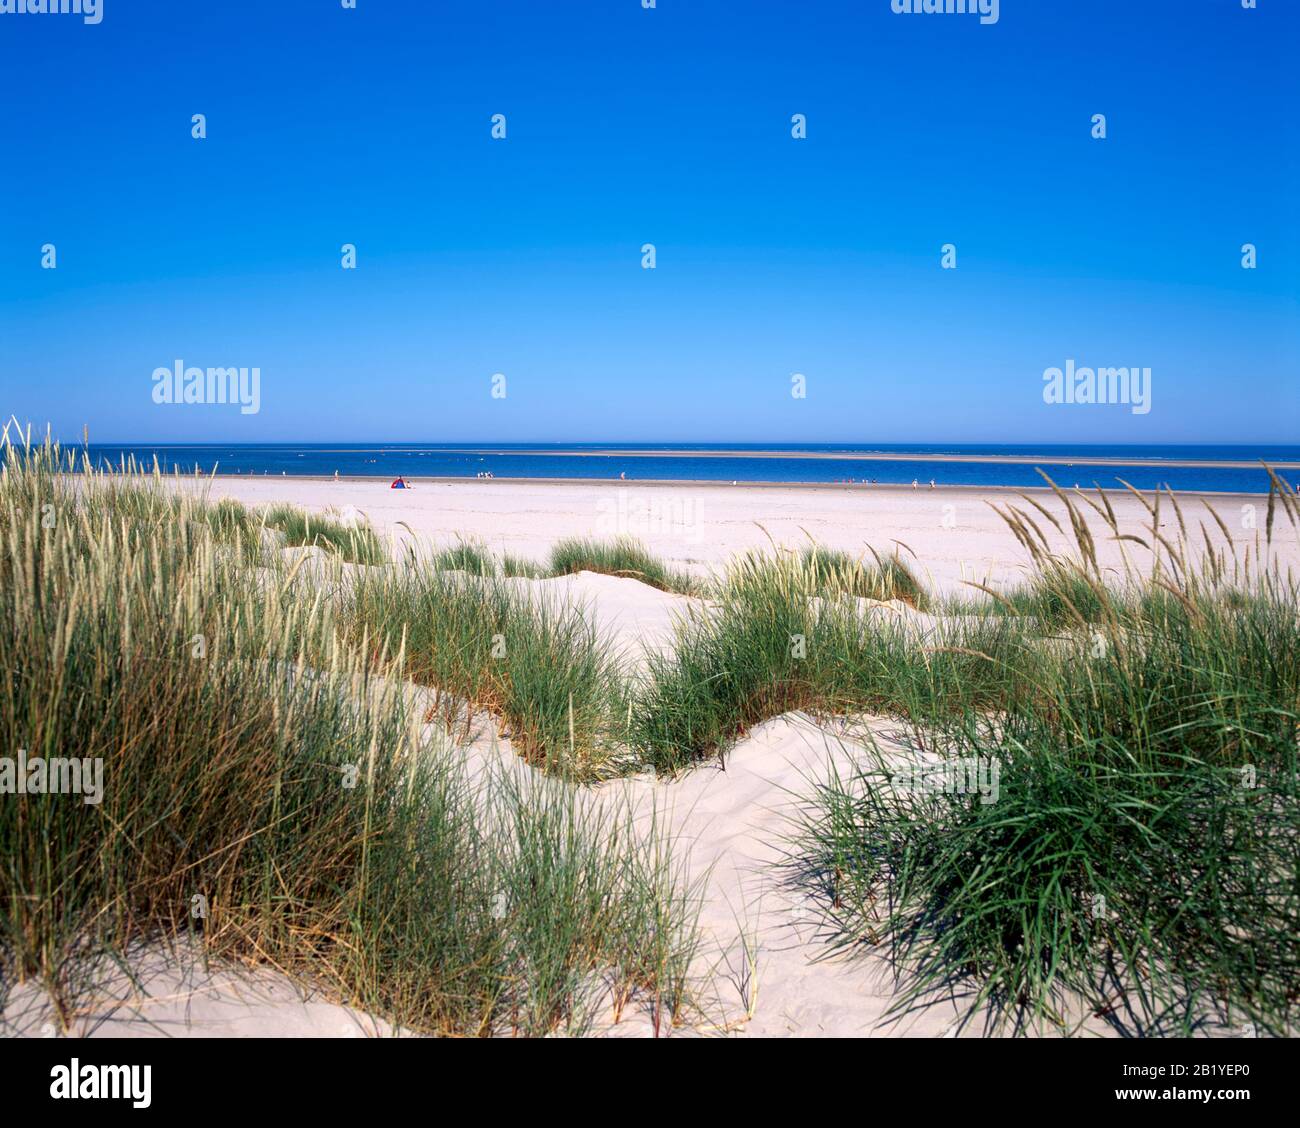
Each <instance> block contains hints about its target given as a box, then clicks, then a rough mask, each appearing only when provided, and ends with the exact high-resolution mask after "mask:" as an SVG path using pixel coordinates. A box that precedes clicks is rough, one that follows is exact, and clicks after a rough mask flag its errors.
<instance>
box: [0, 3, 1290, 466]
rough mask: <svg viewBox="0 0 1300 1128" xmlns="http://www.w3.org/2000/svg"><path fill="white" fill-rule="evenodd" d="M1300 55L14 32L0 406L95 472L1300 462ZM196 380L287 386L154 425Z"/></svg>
mask: <svg viewBox="0 0 1300 1128" xmlns="http://www.w3.org/2000/svg"><path fill="white" fill-rule="evenodd" d="M1298 32H1300V3H1297V2H1296V0H1259V4H1258V8H1257V9H1255V10H1243V9H1242V7H1241V5H1240V2H1239V0H1141V2H1133V0H1077V2H1076V0H1002V3H1001V4H1000V10H999V19H998V21H997V23H996V24H992V25H981V23H980V22H979V19H978V17H976V16H962V15H900V14H895V13H894V12H893V11H891V4H890V0H805V2H798V3H796V2H795V0H788V2H776V0H658V3H657V7H656V8H654V9H653V10H646V9H643V8H642V6H641V0H563V2H560V0H463V2H452V0H425V2H420V0H357V5H356V9H355V10H349V9H344V8H343V7H342V4H341V3H340V0H275V2H274V3H271V2H269V0H228V2H222V3H217V2H213V3H196V2H185V3H182V2H179V0H103V18H102V22H101V23H99V24H98V25H94V26H88V25H86V24H85V23H83V21H82V20H81V19H80V18H79V17H77V16H73V15H36V14H4V15H0V98H2V99H3V108H2V109H0V163H2V165H3V167H2V168H0V174H2V175H0V411H3V414H4V415H5V416H6V417H7V416H8V415H10V414H11V413H12V414H16V415H17V416H19V417H20V418H21V419H23V420H31V421H34V422H35V423H37V424H38V425H43V424H45V423H47V422H48V423H50V424H52V425H53V426H54V428H55V430H56V432H57V433H59V434H61V435H63V436H64V437H68V438H71V437H77V438H79V437H80V434H81V427H82V425H83V423H84V424H89V426H90V431H91V438H92V440H98V441H101V442H108V441H128V440H147V441H174V442H189V441H207V440H214V441H215V440H220V441H247V442H258V441H292V440H304V441H327V440H339V439H348V440H374V441H384V440H391V441H400V440H427V441H501V442H506V441H530V440H533V441H559V442H564V441H589V442H599V441H638V440H641V441H653V440H659V441H673V440H682V441H710V440H712V441H736V442H747V441H753V442H768V441H773V442H775V441H791V442H818V441H821V442H859V441H861V442H870V441H879V442H890V441H896V442H909V441H915V442H926V441H936V442H938V441H946V442H959V441H971V442H1003V441H1005V442H1133V443H1160V442H1245V443H1249V442H1253V441H1260V442H1264V441H1268V442H1298V441H1300V219H1298V218H1297V212H1298V209H1300V204H1298V203H1297V201H1300V177H1298V176H1297V172H1298V169H1297V161H1298V159H1300V158H1298V157H1297V153H1298V152H1300V145H1298V144H1297V142H1298V141H1300V125H1298V124H1297V120H1296V112H1297V109H1298V108H1300V66H1297V65H1296V57H1297V43H1298V42H1300V34H1298ZM196 113H202V114H205V115H206V117H207V132H208V136H207V138H206V139H205V140H195V139H193V138H192V137H191V116H192V115H193V114H196ZM797 113H802V114H805V115H806V117H807V138H806V139H804V140H795V139H794V138H792V136H791V116H792V115H794V114H797ZM1098 113H1100V114H1105V115H1106V119H1107V137H1106V138H1105V140H1095V139H1093V137H1092V136H1091V132H1092V121H1091V119H1092V116H1093V115H1094V114H1098ZM494 114H504V115H506V120H507V136H506V139H505V140H494V139H493V138H492V136H491V118H492V115H494ZM1247 242H1249V243H1254V244H1256V246H1257V247H1258V268H1257V269H1255V270H1253V271H1251V270H1243V269H1242V268H1241V246H1242V244H1243V243H1247ZM47 243H51V244H54V245H55V247H56V253H57V269H55V270H46V269H42V265H41V263H42V253H41V248H42V246H43V245H44V244H47ZM345 243H353V244H355V245H356V247H357V255H358V258H357V264H358V265H357V269H356V270H343V269H342V268H341V266H340V259H341V250H340V248H341V247H342V245H343V244H345ZM644 243H653V244H655V247H656V249H657V267H656V269H654V270H644V269H642V255H641V247H642V244H644ZM945 243H952V244H954V245H955V247H956V251H957V269H956V270H944V269H942V268H941V264H940V260H941V247H942V246H943V245H944V244H945ZM177 359H181V360H183V361H184V362H185V363H186V364H187V365H197V366H201V367H207V366H227V365H229V366H247V367H252V366H257V367H259V368H260V369H261V410H260V411H259V412H258V413H257V414H241V413H240V412H239V411H238V409H236V408H232V407H230V406H220V405H202V406H200V405H193V406H174V405H158V404H155V403H154V401H153V398H152V395H151V393H152V389H153V386H154V385H153V380H152V373H153V371H154V369H156V368H158V367H160V366H167V367H170V366H172V365H173V364H174V362H175V361H176V360H177ZM1068 359H1073V360H1075V361H1076V362H1077V363H1078V364H1079V365H1096V366H1112V365H1113V366H1143V367H1150V368H1151V370H1152V408H1151V411H1150V412H1149V413H1148V414H1145V415H1136V414H1133V413H1132V412H1131V411H1130V410H1129V409H1128V408H1126V407H1122V406H1120V407H1095V406H1093V407H1082V406H1074V407H1068V406H1060V405H1056V406H1049V405H1046V404H1044V402H1043V396H1042V388H1043V379H1042V374H1043V371H1044V369H1046V368H1048V367H1052V366H1062V365H1064V364H1065V362H1066V361H1067V360H1068ZM796 372H797V373H801V374H803V375H804V376H805V377H806V381H807V396H806V398H804V399H795V398H794V397H792V396H791V394H790V392H791V374H792V373H796ZM495 373H504V374H505V376H506V392H507V394H506V396H505V398H504V399H501V398H493V396H492V395H491V391H492V377H493V375H494V374H495Z"/></svg>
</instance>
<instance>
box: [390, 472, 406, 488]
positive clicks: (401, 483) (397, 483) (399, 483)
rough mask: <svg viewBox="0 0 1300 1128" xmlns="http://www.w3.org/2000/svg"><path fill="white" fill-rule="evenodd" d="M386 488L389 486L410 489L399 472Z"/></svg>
mask: <svg viewBox="0 0 1300 1128" xmlns="http://www.w3.org/2000/svg"><path fill="white" fill-rule="evenodd" d="M388 488H389V489H390V490H406V489H410V487H409V486H408V485H407V484H406V480H405V479H404V478H403V477H402V476H401V475H400V474H399V475H398V476H397V477H396V478H394V479H393V484H392V485H391V486H389V487H388Z"/></svg>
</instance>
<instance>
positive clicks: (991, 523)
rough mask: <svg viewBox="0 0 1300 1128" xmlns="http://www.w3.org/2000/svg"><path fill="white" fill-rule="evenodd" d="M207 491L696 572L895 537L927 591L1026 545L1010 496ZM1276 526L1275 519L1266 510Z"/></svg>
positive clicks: (1195, 525) (1008, 568) (1233, 514)
mask: <svg viewBox="0 0 1300 1128" xmlns="http://www.w3.org/2000/svg"><path fill="white" fill-rule="evenodd" d="M211 493H212V496H213V497H214V498H217V497H232V498H237V499H238V500H240V501H243V502H245V503H247V504H249V505H258V504H263V503H269V502H273V501H287V502H291V503H293V504H295V505H300V506H302V507H304V508H306V509H309V510H315V511H318V512H319V511H325V510H328V509H336V510H342V509H343V508H344V507H346V506H349V505H351V506H355V507H356V508H357V509H359V510H361V512H363V513H365V514H366V515H367V516H368V517H369V518H370V520H371V522H372V524H373V525H374V526H375V528H376V529H377V530H380V531H383V532H392V533H394V534H395V535H397V536H398V537H400V538H402V539H404V540H405V539H409V538H410V537H411V536H412V535H413V536H414V537H415V538H417V539H419V540H421V541H424V542H433V543H436V544H437V545H438V546H439V547H442V546H445V545H448V544H454V543H455V542H456V540H457V538H462V537H463V538H465V539H469V540H478V541H482V542H483V543H484V544H485V545H487V547H489V548H491V549H493V550H494V551H497V552H513V553H516V554H518V555H521V556H527V557H534V558H537V559H543V558H544V557H545V555H546V553H547V552H548V551H549V549H550V547H551V545H552V544H553V543H554V542H555V541H557V540H560V539H562V538H564V537H571V536H595V537H611V536H616V535H620V534H627V535H631V536H635V537H638V538H640V539H641V540H644V541H645V542H646V543H647V544H648V545H649V546H650V547H651V548H652V549H653V550H654V551H655V552H656V553H658V554H659V555H660V556H662V557H664V558H665V559H667V560H670V561H673V562H675V563H679V564H684V565H687V566H690V567H691V568H692V570H694V571H696V572H700V573H704V572H707V571H708V569H709V568H710V567H711V566H717V565H719V564H722V563H723V562H725V561H726V560H727V559H728V558H729V557H731V556H733V555H734V554H735V553H737V552H741V551H744V550H746V549H750V548H765V547H768V546H769V544H770V542H769V539H768V538H769V535H770V537H771V538H772V540H773V541H775V542H776V543H778V544H781V545H786V546H791V547H798V546H800V545H803V544H807V543H808V541H809V539H810V538H811V540H813V541H816V542H817V543H819V544H822V545H825V546H827V547H828V548H841V549H847V550H849V551H851V552H854V553H865V552H867V549H868V546H870V547H872V548H874V549H876V550H877V551H879V552H890V551H893V550H895V549H898V551H900V552H901V553H902V555H903V556H904V558H906V559H908V560H909V561H911V556H910V554H909V552H908V551H907V549H902V548H899V545H900V544H902V545H906V546H907V548H908V549H910V550H911V552H914V553H915V555H916V560H915V561H912V562H913V563H915V565H916V567H917V568H918V570H919V572H920V574H921V575H922V576H924V577H926V578H927V579H928V580H929V582H930V584H931V586H932V587H933V589H934V590H935V591H937V592H938V591H942V592H954V591H959V590H961V588H962V583H963V581H964V580H974V581H978V582H989V581H990V580H991V581H993V583H995V584H998V583H1007V582H1014V581H1015V580H1016V579H1017V578H1018V577H1019V576H1020V575H1021V574H1022V571H1023V568H1024V567H1025V566H1026V565H1027V564H1028V555H1027V553H1025V551H1024V550H1023V549H1022V548H1021V547H1020V545H1019V544H1018V543H1017V542H1016V539H1015V537H1014V536H1013V535H1012V534H1011V532H1010V530H1009V529H1008V528H1007V526H1006V524H1005V523H1004V522H1003V520H1002V519H1001V518H1000V517H999V516H998V515H997V513H996V512H994V510H993V509H992V508H991V506H990V503H993V504H995V505H998V506H1006V505H1007V504H1019V505H1021V506H1022V507H1023V508H1028V506H1027V505H1025V503H1024V502H1021V501H1019V498H1018V495H1017V493H1016V492H1015V491H1012V490H989V491H983V490H973V489H936V490H931V489H928V488H921V489H918V490H911V489H906V488H904V489H899V488H897V487H882V486H874V487H873V486H852V487H843V488H833V489H828V488H811V489H810V488H799V487H789V486H781V487H769V486H727V485H723V486H718V485H700V484H695V483H685V484H680V485H633V486H621V485H618V484H616V483H610V482H593V483H590V484H587V483H583V484H574V483H569V482H564V483H541V482H527V483H516V482H510V481H508V480H502V479H496V480H493V481H478V480H474V481H466V482H455V483H448V482H417V483H416V486H415V488H414V489H411V490H392V489H389V488H388V483H387V482H369V481H357V480H345V481H341V482H322V481H316V480H306V479H292V478H281V479H279V480H276V479H273V478H270V477H266V478H260V479H259V478H248V479H244V480H240V479H237V478H222V479H218V480H216V481H215V482H213V484H212V486H211ZM1033 496H1034V500H1035V501H1038V502H1039V503H1040V504H1042V505H1044V506H1045V507H1046V508H1047V509H1048V511H1049V512H1051V513H1052V514H1053V515H1054V516H1055V517H1056V519H1057V520H1058V521H1059V522H1060V523H1061V525H1062V527H1063V529H1064V530H1065V533H1064V534H1058V533H1057V532H1056V530H1055V529H1054V528H1052V527H1051V525H1050V524H1049V523H1048V522H1047V521H1046V520H1045V519H1044V518H1042V517H1041V516H1039V515H1038V514H1037V513H1034V517H1035V520H1036V521H1037V522H1038V524H1039V526H1040V528H1042V530H1043V532H1044V533H1045V534H1047V535H1048V537H1049V539H1050V540H1051V541H1052V542H1053V548H1054V549H1055V550H1057V551H1061V552H1068V551H1071V550H1072V548H1073V538H1072V537H1071V536H1070V535H1069V528H1070V526H1069V521H1068V519H1067V518H1066V516H1065V510H1064V506H1062V505H1061V504H1060V502H1059V501H1058V500H1057V499H1055V498H1054V497H1053V496H1052V494H1051V493H1049V492H1048V491H1045V490H1037V491H1034V492H1033ZM1089 496H1093V495H1089ZM1110 497H1111V500H1112V504H1113V506H1114V508H1115V512H1116V515H1117V517H1118V518H1119V520H1120V524H1121V528H1122V530H1123V531H1124V532H1126V533H1133V534H1137V535H1139V536H1143V537H1144V539H1147V540H1149V539H1150V537H1149V532H1150V516H1149V515H1148V513H1147V511H1146V510H1145V508H1144V507H1143V506H1142V503H1141V502H1140V501H1138V499H1137V498H1135V497H1133V496H1132V495H1129V494H1122V493H1116V494H1111V495H1110ZM1179 501H1180V504H1181V505H1182V508H1183V516H1184V520H1185V521H1186V522H1187V525H1188V530H1189V533H1191V534H1193V536H1194V538H1195V540H1196V542H1197V543H1199V542H1200V533H1199V526H1200V524H1201V523H1204V524H1205V526H1206V528H1207V529H1208V530H1209V532H1210V534H1211V536H1212V540H1213V541H1214V543H1216V544H1220V543H1221V542H1222V540H1223V537H1222V534H1221V533H1220V532H1219V529H1218V526H1217V524H1216V523H1215V522H1214V520H1213V518H1212V517H1210V515H1209V514H1208V512H1207V511H1206V505H1207V504H1209V505H1212V506H1213V507H1214V509H1215V510H1216V511H1217V512H1218V514H1219V517H1220V518H1221V519H1222V521H1223V523H1224V524H1225V525H1226V526H1227V528H1228V530H1229V532H1230V533H1231V535H1232V539H1233V542H1234V543H1235V544H1236V545H1237V546H1238V549H1239V551H1241V552H1244V550H1245V547H1246V546H1247V545H1253V543H1254V542H1255V539H1256V535H1257V533H1258V535H1259V536H1260V537H1261V538H1262V536H1263V528H1264V519H1265V499H1263V498H1260V497H1245V496H1228V495H1220V496H1218V497H1214V496H1213V495H1205V496H1204V497H1198V496H1195V495H1180V498H1179ZM1243 507H1251V508H1252V509H1253V517H1254V521H1255V526H1256V527H1255V528H1250V527H1247V526H1246V524H1245V523H1244V522H1245V520H1246V518H1245V517H1244V516H1243ZM1085 508H1086V507H1085ZM1031 512H1033V511H1032V510H1031ZM1087 512H1088V513H1089V514H1090V515H1091V516H1092V521H1091V525H1092V529H1093V534H1094V536H1096V537H1098V538H1100V537H1101V535H1102V533H1103V531H1105V529H1104V525H1103V523H1102V521H1101V519H1100V518H1099V517H1097V516H1096V515H1095V514H1092V513H1091V510H1087ZM1278 520H1279V521H1284V520H1285V519H1284V518H1283V517H1281V515H1280V514H1279V516H1278ZM399 522H400V524H399ZM1161 524H1162V526H1163V528H1162V530H1161V531H1162V532H1163V533H1164V535H1165V536H1166V537H1169V536H1171V534H1173V533H1176V532H1177V531H1178V525H1177V517H1176V516H1175V514H1174V512H1173V507H1172V505H1171V504H1170V503H1169V501H1168V498H1166V499H1165V500H1164V502H1163V504H1162V507H1161ZM403 526H405V527H403ZM407 529H409V530H410V533H408V532H407ZM1144 529H1145V533H1144ZM1280 540H1281V542H1283V547H1284V549H1285V551H1286V552H1287V553H1288V555H1287V556H1285V557H1284V560H1285V562H1286V563H1291V564H1294V563H1296V562H1297V559H1298V558H1300V556H1298V554H1297V551H1296V548H1297V545H1296V538H1295V537H1294V536H1293V535H1290V534H1289V533H1288V534H1287V535H1283V536H1282V537H1281V538H1280ZM1098 550H1099V554H1100V557H1101V560H1102V562H1103V564H1105V565H1106V566H1109V567H1115V568H1120V567H1122V565H1123V560H1124V553H1125V551H1127V552H1128V553H1129V555H1130V557H1131V558H1132V559H1133V560H1134V561H1135V562H1136V563H1138V564H1141V565H1145V564H1146V562H1147V557H1146V554H1145V553H1144V552H1143V550H1142V549H1141V548H1140V547H1139V546H1137V545H1135V544H1132V543H1125V544H1120V543H1118V542H1114V541H1100V539H1099V544H1098ZM1253 556H1254V551H1252V557H1253Z"/></svg>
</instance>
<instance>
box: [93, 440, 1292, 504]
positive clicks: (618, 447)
mask: <svg viewBox="0 0 1300 1128" xmlns="http://www.w3.org/2000/svg"><path fill="white" fill-rule="evenodd" d="M78 449H80V448H78ZM85 449H86V451H87V453H88V454H89V456H90V458H91V460H92V461H93V462H94V464H95V465H96V466H101V467H116V466H120V465H121V463H122V461H123V460H124V459H129V458H134V459H135V460H136V461H137V462H140V463H143V464H145V465H146V466H149V467H152V465H153V463H154V460H155V459H156V460H157V463H158V465H159V466H160V467H161V469H162V470H163V471H164V472H167V473H172V472H174V471H179V472H181V473H184V474H193V473H195V472H196V471H197V472H198V473H201V474H217V475H239V476H250V475H252V476H257V477H270V476H272V475H274V476H282V475H298V476H319V477H333V476H334V474H335V472H337V473H338V474H339V475H340V476H342V477H345V478H346V477H375V478H390V479H391V478H395V477H397V476H398V475H401V476H403V477H406V478H412V479H415V480H416V481H418V480H419V479H421V478H471V479H472V478H477V477H480V476H482V475H486V474H490V475H491V476H492V477H493V478H497V479H510V478H515V479H520V478H549V479H560V478H570V479H599V480H611V479H619V478H620V477H622V478H625V479H627V480H629V481H647V480H658V481H700V482H728V483H730V482H733V481H735V482H777V483H789V484H805V483H823V484H831V483H847V482H854V483H866V484H873V483H874V484H879V485H910V484H911V483H912V482H913V481H917V482H919V483H920V484H921V485H922V486H928V485H929V483H930V481H931V480H933V481H934V482H935V484H936V485H938V486H953V485H960V486H1007V487H1015V488H1026V487H1034V486H1042V485H1045V484H1046V483H1045V482H1044V480H1043V475H1047V477H1049V478H1051V479H1052V481H1054V482H1055V483H1056V484H1057V485H1060V486H1063V487H1066V488H1070V487H1073V486H1075V485H1079V486H1081V487H1084V488H1092V487H1095V486H1101V487H1105V488H1116V489H1122V488H1123V483H1125V482H1127V483H1128V484H1130V485H1132V486H1134V487H1136V488H1138V489H1141V490H1152V489H1156V488H1159V487H1168V488H1169V489H1172V490H1175V491H1198V492H1199V491H1211V492H1223V493H1258V494H1263V493H1267V492H1268V488H1269V478H1268V474H1267V472H1266V471H1265V469H1264V468H1263V465H1261V463H1268V464H1270V465H1273V464H1278V463H1283V464H1284V463H1291V464H1300V445H1285V444H1260V445H1255V446H1241V445H1179V446H1130V445H1109V446H1108V445H1069V446H1066V445H1052V444H1022V445H1006V444H1000V445H992V444H972V443H964V444H952V443H949V444H924V443H892V444H866V443H862V444H831V443H799V444H789V443H698V444H689V443H490V442H483V443H460V444H446V443H418V442H407V443H362V442H332V443H203V444H183V445H177V444H166V443H163V444H158V443H125V444H116V445H114V444H99V443H92V444H90V445H89V446H88V447H87V448H85ZM865 455H871V456H872V457H870V458H868V457H863V456H865ZM826 456H835V457H826ZM942 456H949V457H952V456H960V457H965V458H972V459H984V460H987V461H956V462H954V461H948V460H947V459H946V458H944V457H942ZM1007 458H1018V459H1027V460H1028V461H1001V460H1003V459H1007ZM1087 459H1106V460H1113V461H1108V462H1106V463H1105V464H1095V463H1090V462H1087V461H1083V460H1087ZM1186 462H1202V463H1206V462H1209V463H1214V462H1233V463H1240V464H1244V465H1236V466H1206V465H1191V466H1188V465H1179V463H1186ZM1040 471H1041V473H1040ZM1279 475H1280V476H1281V477H1283V478H1284V479H1286V480H1287V481H1288V482H1290V483H1291V484H1292V485H1300V469H1286V470H1281V471H1279Z"/></svg>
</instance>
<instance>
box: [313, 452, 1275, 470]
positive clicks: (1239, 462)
mask: <svg viewBox="0 0 1300 1128" xmlns="http://www.w3.org/2000/svg"><path fill="white" fill-rule="evenodd" d="M363 449H364V448H360V449H356V450H352V451H348V450H342V451H337V452H336V451H328V452H321V453H331V454H333V453H341V454H343V453H362V450H363ZM383 449H384V453H385V454H413V453H417V452H424V451H425V448H422V447H410V448H409V449H396V450H394V449H391V448H387V447H385V448H383ZM438 453H443V451H441V450H439V451H438ZM450 453H453V454H490V455H494V456H507V455H522V456H527V457H533V458H536V457H543V456H551V457H555V458H733V459H736V458H763V459H784V458H792V459H813V460H823V461H833V462H980V463H987V464H991V465H1016V466H1033V465H1045V466H1140V467H1142V468H1144V469H1154V468H1159V467H1162V466H1167V467H1169V468H1171V469H1173V468H1178V467H1181V468H1186V469H1198V470H1260V469H1262V468H1263V467H1264V466H1265V465H1268V466H1271V467H1272V468H1273V469H1274V470H1300V462H1270V463H1266V462H1265V461H1264V460H1263V459H1253V460H1252V459H1204V458H1187V459H1167V458H1114V457H1111V456H1109V455H1084V456H1082V457H1078V458H1069V459H1066V458H1061V459H1052V458H1044V457H1040V456H1038V455H1033V454H916V453H899V454H891V453H888V452H880V451H862V452H856V451H820V450H802V451H801V450H791V451H786V450H646V449H637V450H609V449H601V450H539V449H530V450H501V449H498V448H496V447H466V448H463V449H462V448H456V449H455V450H452V451H450Z"/></svg>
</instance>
